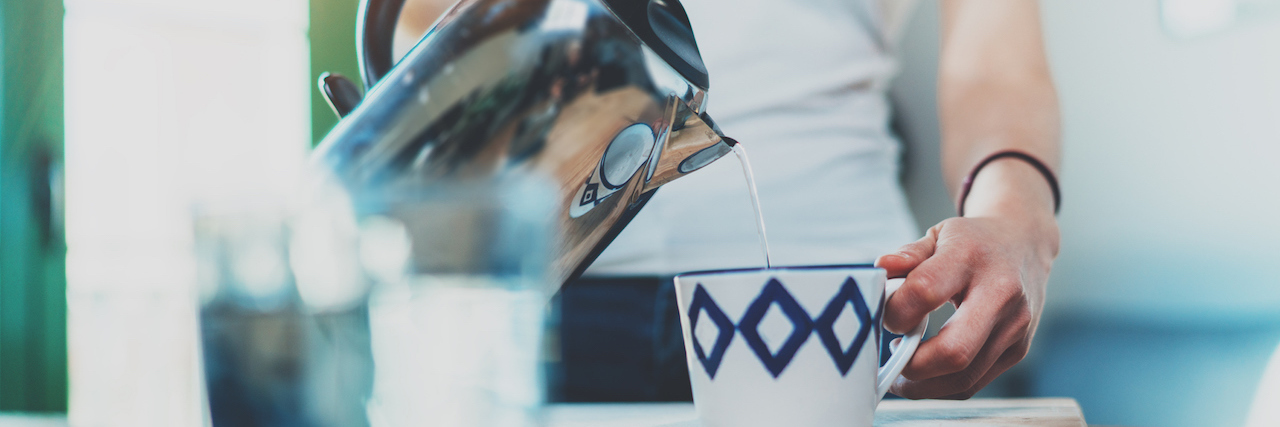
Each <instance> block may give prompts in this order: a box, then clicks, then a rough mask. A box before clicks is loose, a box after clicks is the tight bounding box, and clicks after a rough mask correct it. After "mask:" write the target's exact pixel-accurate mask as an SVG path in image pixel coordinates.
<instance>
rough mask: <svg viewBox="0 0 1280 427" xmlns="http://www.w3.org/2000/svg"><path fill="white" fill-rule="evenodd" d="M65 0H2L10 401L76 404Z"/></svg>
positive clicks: (61, 406) (2, 396)
mask: <svg viewBox="0 0 1280 427" xmlns="http://www.w3.org/2000/svg"><path fill="white" fill-rule="evenodd" d="M62 18H63V8H62V1H61V0H2V1H0V94H2V96H0V411H33V412H49V411H53V412H65V411H66V408H67V332H66V331H67V323H66V268H65V265H66V245H65V243H64V241H63V238H62V226H61V224H60V221H59V220H56V219H54V217H56V216H57V215H56V214H54V212H55V211H56V210H57V209H54V208H53V207H54V206H55V205H56V204H57V203H56V202H55V201H54V200H53V198H51V197H50V193H51V191H50V189H51V185H50V176H51V175H53V173H52V171H54V170H56V165H59V164H61V158H62V144H63V116H62V99H63V98H62V87H63V86H62V81H63V78H62Z"/></svg>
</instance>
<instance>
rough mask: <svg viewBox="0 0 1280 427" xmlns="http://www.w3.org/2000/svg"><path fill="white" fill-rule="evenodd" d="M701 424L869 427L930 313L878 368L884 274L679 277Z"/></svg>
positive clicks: (797, 270) (818, 269)
mask: <svg viewBox="0 0 1280 427" xmlns="http://www.w3.org/2000/svg"><path fill="white" fill-rule="evenodd" d="M675 281H676V291H677V296H678V301H679V304H680V324H681V328H682V330H683V332H684V345H685V353H686V354H687V360H688V363H689V377H690V380H691V382H692V383H693V400H694V403H695V405H696V406H697V411H698V419H699V420H700V421H701V424H702V426H703V427H728V426H732V427H751V426H768V427H777V426H850V427H852V426H867V427H869V426H871V424H872V421H873V420H874V411H875V408H876V405H877V404H879V402H880V399H881V398H882V397H884V394H885V393H886V392H888V390H889V385H890V384H892V383H893V381H894V379H896V378H897V377H898V375H899V374H901V373H902V368H903V367H905V366H906V365H907V361H908V360H910V359H911V355H912V354H913V353H915V349H916V347H917V346H919V344H920V339H921V338H922V337H923V335H924V330H925V326H926V323H928V319H927V318H926V319H925V321H923V322H921V323H920V325H919V326H917V327H916V328H915V329H914V330H912V331H911V332H910V333H908V334H907V336H905V337H903V339H902V342H901V343H900V344H899V345H898V346H897V347H896V348H895V349H894V354H893V356H892V357H890V358H889V361H888V363H886V364H885V366H884V367H883V368H880V367H879V365H880V363H879V362H880V335H881V332H880V331H881V330H882V328H883V324H884V322H883V313H884V302H885V300H886V299H887V298H888V296H889V294H891V293H892V291H893V290H890V291H889V292H886V291H885V282H886V280H885V271H884V270H882V269H879V268H875V267H873V266H870V265H845V266H811V267H775V268H769V269H764V268H757V269H742V270H721V271H705V272H695V273H686V274H682V275H680V276H677V277H676V280H675Z"/></svg>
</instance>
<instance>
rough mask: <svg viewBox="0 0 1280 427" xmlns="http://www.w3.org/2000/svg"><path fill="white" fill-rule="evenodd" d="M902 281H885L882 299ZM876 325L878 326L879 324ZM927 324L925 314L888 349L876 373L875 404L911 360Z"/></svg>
mask: <svg viewBox="0 0 1280 427" xmlns="http://www.w3.org/2000/svg"><path fill="white" fill-rule="evenodd" d="M902 281H903V279H890V280H888V281H887V283H886V284H885V289H884V292H885V296H884V299H885V300H886V301H887V300H889V297H890V296H892V295H893V293H894V292H896V291H897V290H898V288H900V287H902ZM890 284H892V286H891V285H890ZM881 310H884V308H881ZM881 316H883V314H881ZM876 326H877V327H880V325H876ZM928 326H929V316H925V317H924V320H921V321H920V324H919V325H918V326H916V328H915V329H912V330H911V332H907V334H906V335H904V336H903V337H902V342H901V343H899V344H898V346H897V347H893V348H891V349H890V350H891V351H892V352H893V355H892V356H889V361H888V362H886V363H885V364H884V367H881V368H880V372H879V373H878V374H877V375H876V404H879V403H880V401H881V400H883V399H884V395H885V393H888V392H889V386H890V385H893V381H894V380H896V379H898V375H901V374H902V369H903V368H906V367H907V362H908V361H910V360H911V356H913V355H915V353H916V348H918V347H920V340H921V339H923V338H924V330H925V328H927V327H928ZM877 345H879V343H877Z"/></svg>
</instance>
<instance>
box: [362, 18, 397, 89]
mask: <svg viewBox="0 0 1280 427" xmlns="http://www.w3.org/2000/svg"><path fill="white" fill-rule="evenodd" d="M404 2H405V0H363V1H361V2H360V10H359V12H358V13H359V15H357V17H356V57H357V58H359V60H360V76H361V77H362V78H363V79H364V87H365V90H368V89H369V88H372V87H373V84H374V83H377V82H378V80H381V79H382V76H385V75H387V72H389V71H391V67H392V66H394V65H395V61H394V58H393V57H392V50H391V46H392V45H391V43H392V40H394V39H395V35H396V31H395V29H396V24H397V23H399V21H400V10H401V9H403V8H404Z"/></svg>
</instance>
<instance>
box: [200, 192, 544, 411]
mask: <svg viewBox="0 0 1280 427" xmlns="http://www.w3.org/2000/svg"><path fill="white" fill-rule="evenodd" d="M552 197H553V196H552V192H551V191H550V189H549V188H548V187H547V186H546V184H544V183H543V181H539V180H537V179H532V178H529V177H521V178H519V179H517V178H512V179H509V180H501V181H485V182H466V183H462V182H457V183H450V184H439V185H433V186H430V187H411V188H410V187H400V188H394V189H388V190H385V191H380V192H377V193H374V194H367V195H366V196H364V197H361V198H359V199H358V200H356V201H355V202H354V203H352V202H351V201H350V200H349V199H347V198H346V197H345V195H344V194H343V193H341V192H337V191H330V192H329V193H326V195H325V196H324V197H319V198H313V201H312V202H311V203H310V204H307V205H305V207H303V208H301V209H297V208H293V207H289V206H282V204H280V203H272V202H270V201H268V202H263V203H241V204H239V205H238V206H237V207H236V208H232V209H225V208H223V209H205V210H203V211H202V212H200V213H199V214H198V215H197V218H196V221H195V222H196V246H197V255H198V270H199V273H200V280H199V283H200V288H199V292H200V296H201V305H200V329H201V338H202V339H201V342H202V349H203V352H202V355H203V357H204V366H205V381H206V390H207V392H208V409H209V414H210V418H211V420H212V423H213V426H214V427H225V426H247V427H255V426H286V427H292V426H299V427H313V426H314V427H328V426H357V427H359V426H371V427H383V426H387V427H390V426H504V427H506V426H511V427H517V426H518V427H523V426H535V425H540V424H541V419H542V416H541V409H542V404H543V401H544V398H543V390H544V388H545V387H544V381H543V378H542V373H541V370H540V367H541V366H542V357H541V356H542V348H543V347H542V342H543V332H544V328H545V324H546V319H547V316H546V309H547V301H548V293H549V291H550V290H551V289H552V286H550V285H551V283H549V281H548V280H547V278H546V266H547V262H548V258H547V254H548V253H549V252H550V251H549V249H550V245H551V244H553V242H552V236H554V235H555V233H554V230H553V229H552V227H553V224H554V222H553V221H552V219H553V218H552V217H553V215H554V214H555V211H554V209H553V208H552V206H554V204H553V203H552V202H551V200H552ZM317 200H318V201H317ZM353 208H354V209H353ZM375 367H376V369H375Z"/></svg>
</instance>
